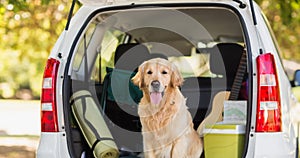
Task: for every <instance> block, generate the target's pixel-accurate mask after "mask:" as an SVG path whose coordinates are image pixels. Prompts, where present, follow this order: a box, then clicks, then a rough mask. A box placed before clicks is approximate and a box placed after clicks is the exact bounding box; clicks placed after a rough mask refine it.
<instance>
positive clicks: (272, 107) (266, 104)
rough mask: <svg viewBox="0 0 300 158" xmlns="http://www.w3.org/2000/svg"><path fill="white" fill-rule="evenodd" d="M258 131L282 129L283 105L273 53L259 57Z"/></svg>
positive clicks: (257, 61)
mask: <svg viewBox="0 0 300 158" xmlns="http://www.w3.org/2000/svg"><path fill="white" fill-rule="evenodd" d="M256 63H257V73H258V75H257V77H258V78H257V79H258V89H257V92H258V95H257V100H258V102H257V113H256V131H257V132H280V131H281V105H280V93H279V90H280V89H279V85H278V76H277V72H276V66H275V60H274V56H273V55H272V54H271V53H266V54H262V55H260V56H258V57H257V59H256Z"/></svg>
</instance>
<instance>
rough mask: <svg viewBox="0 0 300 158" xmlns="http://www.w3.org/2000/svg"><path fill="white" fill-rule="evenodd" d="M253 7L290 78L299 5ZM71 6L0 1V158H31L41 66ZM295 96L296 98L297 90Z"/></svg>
mask: <svg viewBox="0 0 300 158" xmlns="http://www.w3.org/2000/svg"><path fill="white" fill-rule="evenodd" d="M257 3H258V4H259V5H260V6H261V8H262V9H263V11H264V13H265V14H266V16H267V18H268V19H269V22H270V25H271V27H272V28H273V31H274V34H275V36H276V37H277V40H278V44H279V46H280V48H281V52H282V54H281V56H282V57H283V59H284V61H283V64H284V65H285V67H286V70H287V73H288V74H289V78H290V79H292V78H293V73H294V71H295V70H296V69H300V64H299V63H300V44H299V43H300V25H299V24H300V1H299V0H290V1H282V0H257ZM70 5H71V0H69V1H68V0H0V39H1V42H0V158H2V157H21V158H22V157H24V158H25V157H34V156H35V149H36V147H37V144H38V140H39V134H40V123H39V121H40V103H39V97H40V90H41V85H42V83H41V81H42V75H43V70H44V65H45V62H46V59H47V58H48V55H49V52H50V51H51V48H52V46H53V45H54V43H55V41H56V40H57V38H58V36H59V34H60V32H61V31H62V30H63V29H64V26H65V24H66V22H67V16H68V10H69V8H70ZM78 6H79V5H77V8H76V9H75V10H77V9H78ZM294 91H295V93H296V94H297V97H298V98H299V99H300V90H299V88H298V89H294Z"/></svg>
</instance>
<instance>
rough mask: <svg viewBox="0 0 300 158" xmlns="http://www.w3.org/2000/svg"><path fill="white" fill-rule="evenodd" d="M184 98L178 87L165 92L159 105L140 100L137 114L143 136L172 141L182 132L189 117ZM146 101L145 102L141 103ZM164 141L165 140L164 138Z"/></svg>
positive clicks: (187, 123) (187, 124)
mask: <svg viewBox="0 0 300 158" xmlns="http://www.w3.org/2000/svg"><path fill="white" fill-rule="evenodd" d="M185 102H186V101H185V98H184V97H183V96H182V94H181V93H180V91H179V90H178V89H176V90H175V93H174V91H173V92H172V93H168V92H166V94H165V95H164V97H163V99H162V101H161V103H160V104H159V105H153V104H151V103H149V102H148V101H145V102H143V100H142V101H141V103H140V105H139V116H140V119H141V123H142V130H143V135H144V137H151V138H153V139H156V140H157V139H164V138H165V136H167V137H168V138H166V139H170V140H169V141H172V140H174V139H176V137H179V136H180V135H182V133H184V130H185V129H187V126H189V122H188V120H190V119H191V118H187V117H191V116H190V114H189V113H188V111H187V107H186V105H185ZM143 103H146V104H143ZM164 141H166V140H164Z"/></svg>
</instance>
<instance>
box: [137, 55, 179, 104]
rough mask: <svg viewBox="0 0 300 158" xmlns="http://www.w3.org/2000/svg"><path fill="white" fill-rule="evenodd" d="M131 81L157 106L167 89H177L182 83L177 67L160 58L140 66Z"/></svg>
mask: <svg viewBox="0 0 300 158" xmlns="http://www.w3.org/2000/svg"><path fill="white" fill-rule="evenodd" d="M132 80H133V83H134V84H136V85H138V86H139V87H140V88H141V89H142V90H143V91H144V92H146V93H148V94H149V96H150V100H151V103H153V104H159V102H160V100H161V99H162V98H163V96H164V92H165V90H166V89H167V88H174V87H178V86H180V85H181V84H182V82H183V79H182V77H181V75H180V73H179V71H178V69H177V67H176V66H175V65H174V64H172V63H171V62H169V61H168V60H165V59H161V58H155V59H150V60H148V61H145V62H144V63H143V64H141V65H140V66H139V69H138V72H137V74H136V75H135V76H134V77H133V79H132Z"/></svg>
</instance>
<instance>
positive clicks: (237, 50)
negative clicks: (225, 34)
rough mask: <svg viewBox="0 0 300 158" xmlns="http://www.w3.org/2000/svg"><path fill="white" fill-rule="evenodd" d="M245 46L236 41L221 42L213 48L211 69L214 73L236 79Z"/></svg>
mask: <svg viewBox="0 0 300 158" xmlns="http://www.w3.org/2000/svg"><path fill="white" fill-rule="evenodd" d="M243 50H244V48H243V47H242V46H241V45H239V44H236V43H219V44H217V45H215V46H214V47H213V48H212V52H211V55H210V62H209V63H210V70H211V72H212V73H215V74H220V75H223V76H225V77H226V78H227V79H228V78H229V79H234V77H235V74H236V72H237V69H238V66H239V63H240V60H241V57H242V54H243Z"/></svg>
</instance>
